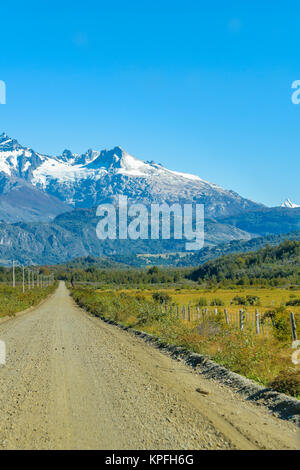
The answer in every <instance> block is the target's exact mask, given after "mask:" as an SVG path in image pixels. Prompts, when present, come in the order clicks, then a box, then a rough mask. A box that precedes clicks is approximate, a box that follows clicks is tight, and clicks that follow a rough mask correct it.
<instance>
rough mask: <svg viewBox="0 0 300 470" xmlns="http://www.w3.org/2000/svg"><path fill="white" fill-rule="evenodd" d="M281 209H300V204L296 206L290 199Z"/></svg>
mask: <svg viewBox="0 0 300 470" xmlns="http://www.w3.org/2000/svg"><path fill="white" fill-rule="evenodd" d="M281 207H288V208H289V209H295V208H297V207H300V205H298V204H294V203H293V202H292V201H291V200H290V199H286V200H285V201H284V202H283V203H282V204H281Z"/></svg>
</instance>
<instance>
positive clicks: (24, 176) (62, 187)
mask: <svg viewBox="0 0 300 470" xmlns="http://www.w3.org/2000/svg"><path fill="white" fill-rule="evenodd" d="M15 179H18V180H22V181H24V182H26V183H28V184H30V185H31V186H33V187H34V188H35V189H36V190H38V191H41V192H44V193H47V194H48V195H49V196H51V197H55V198H56V199H59V200H60V201H62V202H63V203H64V204H67V205H68V206H73V207H75V208H76V207H86V208H90V207H94V206H97V205H98V204H101V203H107V202H115V201H116V198H117V196H118V195H119V194H123V195H126V196H127V197H128V199H129V201H138V202H143V203H144V204H147V205H148V204H151V203H163V202H166V203H169V204H172V203H180V204H183V203H199V204H204V205H205V211H206V215H207V216H209V217H216V216H226V215H227V216H230V215H234V214H238V213H241V212H243V211H245V210H250V209H255V208H260V207H263V205H262V204H259V203H256V202H253V201H250V200H248V199H246V198H243V197H242V196H240V195H239V194H237V193H236V192H234V191H232V190H226V189H223V188H222V187H221V186H218V185H217V184H215V183H210V182H208V181H205V180H203V179H201V178H200V177H199V176H197V175H192V174H189V173H181V172H177V171H174V170H169V169H168V168H165V167H163V166H162V165H160V164H157V163H154V162H153V161H151V162H149V161H147V162H144V161H143V160H141V159H138V158H136V157H133V156H132V155H130V154H129V153H128V152H126V151H125V150H124V149H123V148H122V147H119V146H118V147H114V148H113V149H111V150H101V151H97V150H92V149H89V150H88V151H87V152H85V153H84V154H75V153H72V152H71V151H70V150H64V151H63V152H62V154H61V155H58V156H49V155H45V154H42V153H40V152H36V151H34V150H33V149H31V148H29V147H24V146H22V145H20V144H19V142H18V141H17V140H16V139H11V138H10V137H8V135H7V134H5V133H2V134H1V135H0V180H2V184H1V183H0V198H1V193H2V190H1V188H2V187H3V185H4V184H5V182H7V181H14V180H15ZM0 218H1V213H0Z"/></svg>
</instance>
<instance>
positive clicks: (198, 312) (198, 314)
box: [197, 305, 200, 321]
mask: <svg viewBox="0 0 300 470" xmlns="http://www.w3.org/2000/svg"><path fill="white" fill-rule="evenodd" d="M199 316H200V308H199V305H197V320H198V321H199Z"/></svg>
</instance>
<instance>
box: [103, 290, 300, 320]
mask: <svg viewBox="0 0 300 470" xmlns="http://www.w3.org/2000/svg"><path fill="white" fill-rule="evenodd" d="M115 291H116V292H118V293H122V292H126V293H127V294H129V295H133V296H135V295H143V296H144V297H145V298H146V299H148V300H150V299H151V298H152V295H153V292H156V291H160V292H163V293H166V294H168V295H169V296H170V297H171V298H172V302H174V303H175V304H176V305H179V306H184V305H185V306H187V305H188V304H189V302H191V306H192V307H195V306H196V305H197V304H199V302H200V304H201V305H200V306H201V307H208V308H209V307H213V308H220V307H223V308H226V310H228V312H229V313H230V312H236V311H238V310H239V308H245V309H246V310H249V311H254V310H256V309H258V310H259V311H260V312H262V313H264V312H266V311H267V310H270V309H273V308H279V307H282V306H286V304H287V303H288V302H290V301H293V300H295V299H300V288H296V289H291V288H275V287H273V288H272V287H267V288H257V287H253V288H251V287H248V288H246V287H245V288H234V289H221V288H217V287H216V288H212V289H201V288H188V289H187V288H184V287H171V288H170V287H167V286H165V285H161V286H160V285H157V286H154V287H153V288H151V289H150V288H143V287H141V288H134V289H133V288H127V289H125V288H119V289H115ZM99 292H100V290H99ZM101 292H112V290H111V289H105V288H103V289H101ZM247 297H252V298H253V297H256V298H258V299H259V300H258V302H257V303H256V304H255V305H244V304H239V303H238V300H236V301H234V299H235V298H241V299H247ZM218 301H220V302H218ZM218 304H221V305H218ZM289 309H290V310H291V311H293V312H294V313H295V314H300V302H299V305H293V306H289Z"/></svg>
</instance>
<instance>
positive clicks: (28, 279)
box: [28, 268, 30, 289]
mask: <svg viewBox="0 0 300 470" xmlns="http://www.w3.org/2000/svg"><path fill="white" fill-rule="evenodd" d="M28 289H30V269H29V268H28Z"/></svg>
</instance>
